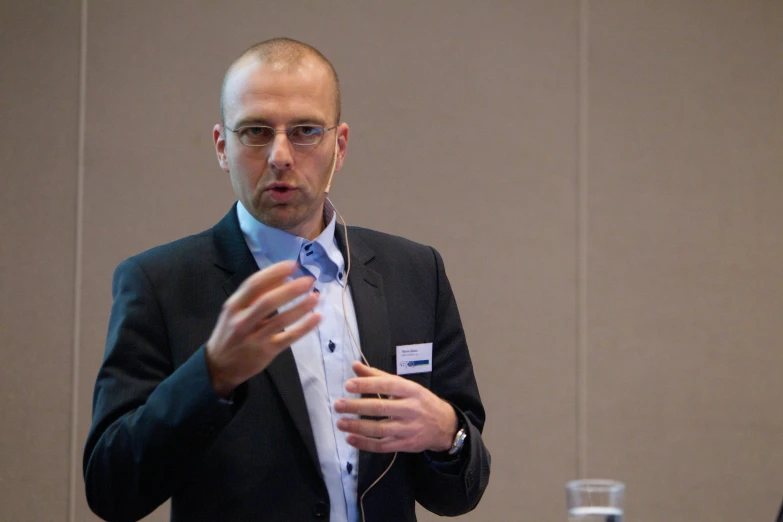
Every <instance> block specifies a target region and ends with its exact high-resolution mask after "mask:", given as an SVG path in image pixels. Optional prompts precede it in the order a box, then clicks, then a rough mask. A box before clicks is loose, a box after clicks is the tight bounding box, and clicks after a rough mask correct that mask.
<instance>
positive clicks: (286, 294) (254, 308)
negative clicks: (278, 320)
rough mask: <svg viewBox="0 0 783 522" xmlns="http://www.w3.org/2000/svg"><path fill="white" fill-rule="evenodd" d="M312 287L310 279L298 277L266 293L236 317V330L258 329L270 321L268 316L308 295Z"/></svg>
mask: <svg viewBox="0 0 783 522" xmlns="http://www.w3.org/2000/svg"><path fill="white" fill-rule="evenodd" d="M312 286H313V278H312V277H299V278H297V279H294V280H293V281H289V282H287V283H285V284H282V285H280V286H278V287H276V288H274V289H272V290H270V291H268V292H267V293H265V294H264V295H262V296H260V297H259V298H258V299H256V300H255V302H253V304H251V305H250V306H249V307H248V308H247V310H245V311H244V312H243V313H241V314H239V315H237V318H236V321H237V324H236V325H235V326H236V329H237V330H239V331H242V332H245V333H249V332H251V331H253V330H256V329H258V328H259V327H260V326H262V325H263V324H264V323H265V322H267V321H270V320H271V318H270V316H271V315H272V314H274V313H275V312H276V311H277V309H278V308H280V307H282V306H283V305H285V304H287V303H289V302H290V301H293V300H294V299H296V298H298V297H300V296H302V295H305V294H308V293H310V290H311V288H312Z"/></svg>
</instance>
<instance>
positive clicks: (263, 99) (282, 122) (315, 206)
mask: <svg viewBox="0 0 783 522" xmlns="http://www.w3.org/2000/svg"><path fill="white" fill-rule="evenodd" d="M224 115H225V126H226V127H227V128H230V129H237V128H240V127H246V126H254V125H255V126H268V127H272V128H274V129H276V130H278V133H277V134H276V135H275V137H274V139H273V141H272V142H271V143H269V144H268V145H266V146H263V147H249V146H247V145H244V144H243V143H242V142H241V141H240V140H239V135H238V134H237V133H235V132H231V131H229V130H228V129H224V128H223V126H222V125H220V124H218V125H216V126H215V128H214V131H213V137H214V140H215V149H216V151H217V155H218V161H219V163H220V166H221V167H222V168H223V170H225V171H226V172H228V173H229V174H230V176H231V184H232V186H233V187H234V192H235V193H236V196H237V198H238V199H239V200H240V201H241V202H242V204H243V205H244V206H245V208H247V210H248V211H249V212H250V213H251V214H252V215H253V217H255V218H256V219H257V220H259V221H261V222H262V223H264V224H265V225H268V226H271V227H274V228H279V229H282V230H285V231H287V232H289V233H291V234H295V235H298V236H301V237H306V238H308V239H314V238H315V237H316V236H317V235H318V234H319V233H320V232H321V230H322V229H323V205H324V200H325V199H326V194H325V192H324V191H325V189H326V186H327V183H328V180H329V173H330V171H331V167H332V161H333V159H334V157H335V154H337V158H336V165H335V172H337V171H339V170H340V168H341V167H342V162H343V159H344V157H345V152H346V149H347V144H348V125H347V124H345V123H343V124H341V125H340V126H339V127H337V128H336V129H333V130H330V131H326V132H325V134H324V136H323V139H322V140H321V142H320V143H319V144H318V145H316V146H312V147H303V146H297V145H293V144H292V143H291V142H290V141H289V140H288V137H287V136H286V134H285V132H283V131H284V129H285V128H286V127H290V126H292V125H300V124H311V125H321V126H324V127H333V126H335V125H336V124H337V122H336V121H335V119H336V111H335V105H334V84H333V83H332V81H331V79H330V77H329V74H328V71H327V70H326V67H325V66H324V65H323V64H321V63H320V62H318V61H317V60H314V59H309V58H306V59H304V60H303V61H302V62H301V63H299V64H297V65H290V64H281V63H276V62H260V61H258V60H257V59H247V60H246V61H245V62H242V63H240V64H238V65H237V66H236V67H235V69H234V71H233V73H232V74H231V76H230V78H229V80H228V82H227V83H226V86H225V91H224ZM335 140H337V147H338V150H337V151H336V152H335Z"/></svg>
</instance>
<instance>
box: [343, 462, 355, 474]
mask: <svg viewBox="0 0 783 522" xmlns="http://www.w3.org/2000/svg"><path fill="white" fill-rule="evenodd" d="M345 469H347V470H348V473H350V472H351V471H353V464H351V463H350V462H349V463H348V464H346V465H345Z"/></svg>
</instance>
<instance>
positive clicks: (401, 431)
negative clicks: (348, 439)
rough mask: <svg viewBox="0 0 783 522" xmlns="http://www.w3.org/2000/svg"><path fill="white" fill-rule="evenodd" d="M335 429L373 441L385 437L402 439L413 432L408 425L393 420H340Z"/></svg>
mask: <svg viewBox="0 0 783 522" xmlns="http://www.w3.org/2000/svg"><path fill="white" fill-rule="evenodd" d="M337 427H338V428H339V429H340V430H341V431H345V432H347V433H354V434H356V435H363V436H365V437H371V438H373V439H384V438H387V437H394V438H398V439H399V438H404V437H409V436H410V435H411V434H412V433H413V430H412V429H411V426H410V425H407V424H404V423H402V422H399V421H395V420H382V421H376V420H369V419H349V418H345V417H344V418H342V419H340V420H339V421H337Z"/></svg>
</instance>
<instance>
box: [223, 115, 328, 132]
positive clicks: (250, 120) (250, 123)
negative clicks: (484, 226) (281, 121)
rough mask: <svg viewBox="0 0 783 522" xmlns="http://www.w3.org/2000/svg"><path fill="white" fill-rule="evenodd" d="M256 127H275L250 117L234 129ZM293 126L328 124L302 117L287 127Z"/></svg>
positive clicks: (320, 120) (268, 122) (261, 119)
mask: <svg viewBox="0 0 783 522" xmlns="http://www.w3.org/2000/svg"><path fill="white" fill-rule="evenodd" d="M254 125H255V126H263V127H274V125H272V123H271V122H270V121H269V120H267V119H265V118H258V117H248V118H243V119H241V120H239V121H238V122H237V123H236V124H235V126H234V128H235V129H238V128H240V127H250V126H254ZM293 125H326V124H325V123H324V120H322V119H321V118H314V117H300V118H295V119H293V120H291V121H289V122H288V124H287V125H286V126H287V127H291V126H293Z"/></svg>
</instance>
